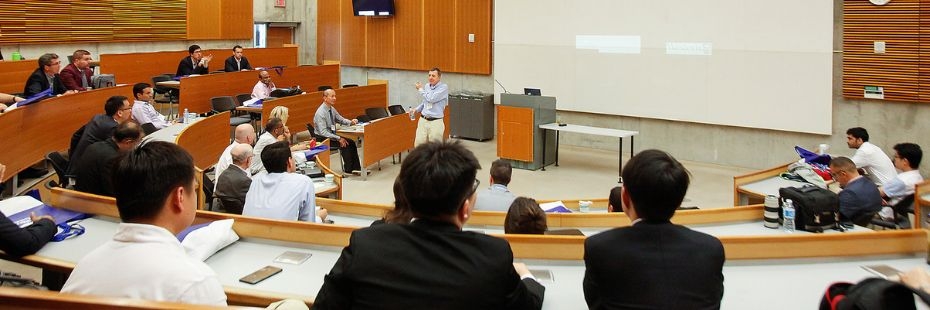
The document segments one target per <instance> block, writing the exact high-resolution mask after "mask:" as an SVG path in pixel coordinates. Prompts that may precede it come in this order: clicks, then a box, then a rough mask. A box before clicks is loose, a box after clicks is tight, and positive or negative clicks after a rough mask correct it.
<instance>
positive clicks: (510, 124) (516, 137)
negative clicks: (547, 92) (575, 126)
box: [497, 94, 556, 170]
mask: <svg viewBox="0 0 930 310" xmlns="http://www.w3.org/2000/svg"><path fill="white" fill-rule="evenodd" d="M553 122H555V97H546V96H527V95H523V94H501V104H500V105H499V106H498V107H497V157H500V158H501V159H505V160H508V161H510V164H511V165H512V166H513V167H514V168H519V169H528V170H537V169H539V168H542V167H543V166H546V165H549V164H552V163H554V162H555V148H556V145H555V137H553V136H550V137H547V136H546V133H545V130H544V129H540V128H539V125H542V124H548V123H553ZM544 139H546V141H545V142H544ZM543 154H545V156H543ZM543 158H545V161H546V162H545V163H543Z"/></svg>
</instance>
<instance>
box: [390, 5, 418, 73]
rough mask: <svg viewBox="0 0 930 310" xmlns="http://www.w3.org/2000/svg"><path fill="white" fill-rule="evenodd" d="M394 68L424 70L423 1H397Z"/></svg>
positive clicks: (395, 6)
mask: <svg viewBox="0 0 930 310" xmlns="http://www.w3.org/2000/svg"><path fill="white" fill-rule="evenodd" d="M394 8H395V13H397V16H396V17H395V18H394V19H395V21H394V46H395V51H394V68H397V69H407V70H420V69H423V48H422V47H423V18H420V16H423V6H422V0H395V1H394Z"/></svg>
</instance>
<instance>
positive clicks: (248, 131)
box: [213, 124, 255, 191]
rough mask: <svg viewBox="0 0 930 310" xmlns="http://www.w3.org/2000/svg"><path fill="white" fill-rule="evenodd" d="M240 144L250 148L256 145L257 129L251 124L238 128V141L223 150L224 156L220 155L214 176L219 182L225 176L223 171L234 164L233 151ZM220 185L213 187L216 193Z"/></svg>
mask: <svg viewBox="0 0 930 310" xmlns="http://www.w3.org/2000/svg"><path fill="white" fill-rule="evenodd" d="M239 144H246V145H249V146H252V145H253V144H255V128H254V127H252V125H251V124H242V125H239V126H236V140H235V141H233V143H232V144H230V145H229V146H227V147H226V149H225V150H223V154H221V155H220V160H218V161H216V168H215V173H214V176H216V179H217V180H218V179H219V178H220V175H222V174H223V171H225V170H226V168H228V167H229V165H230V164H232V163H233V158H232V149H233V148H234V147H236V145H239ZM218 185H219V184H218V183H217V184H215V185H214V186H213V190H214V191H216V189H217V186H218Z"/></svg>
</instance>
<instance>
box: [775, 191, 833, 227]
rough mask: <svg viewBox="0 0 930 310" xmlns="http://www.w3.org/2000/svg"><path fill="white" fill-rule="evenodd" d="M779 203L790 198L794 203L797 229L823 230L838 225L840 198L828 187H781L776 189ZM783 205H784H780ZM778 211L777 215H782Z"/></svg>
mask: <svg viewBox="0 0 930 310" xmlns="http://www.w3.org/2000/svg"><path fill="white" fill-rule="evenodd" d="M778 194H779V196H781V203H782V204H784V201H785V199H791V201H792V202H793V204H794V226H795V228H796V229H798V230H804V231H809V232H823V231H824V230H826V229H834V228H837V227H839V215H840V214H839V213H840V199H839V196H837V195H836V193H834V192H831V191H830V190H828V189H823V188H820V187H817V186H813V185H808V186H802V187H783V188H781V189H779V190H778ZM781 207H784V205H781ZM782 216H783V215H782V213H779V217H782Z"/></svg>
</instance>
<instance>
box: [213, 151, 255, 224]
mask: <svg viewBox="0 0 930 310" xmlns="http://www.w3.org/2000/svg"><path fill="white" fill-rule="evenodd" d="M230 156H232V165H229V166H228V168H226V169H224V170H223V173H222V174H220V175H219V176H218V177H217V178H216V190H215V191H214V192H213V197H214V198H213V208H214V209H219V210H220V211H223V212H227V213H233V214H242V206H243V205H245V197H246V193H248V192H249V187H250V186H251V185H252V175H251V174H249V165H251V163H252V158H253V156H252V146H250V145H248V144H244V143H240V144H237V145H236V146H235V147H233V149H232V151H231V152H230Z"/></svg>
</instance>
